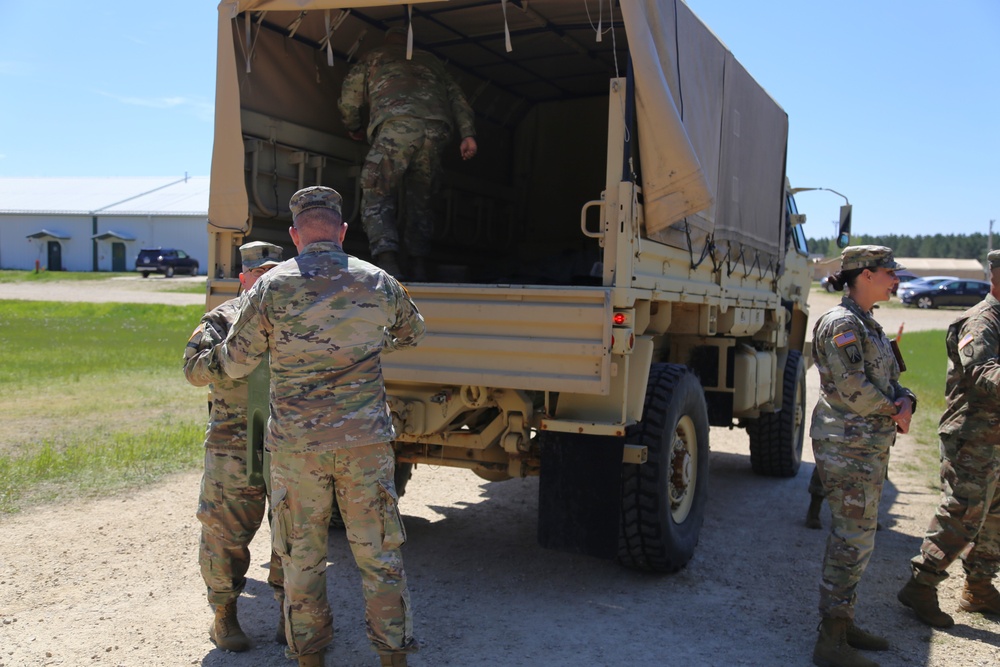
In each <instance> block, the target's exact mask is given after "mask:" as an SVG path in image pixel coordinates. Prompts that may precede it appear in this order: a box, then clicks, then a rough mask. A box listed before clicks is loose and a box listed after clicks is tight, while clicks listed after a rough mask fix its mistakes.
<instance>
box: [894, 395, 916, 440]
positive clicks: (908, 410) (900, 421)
mask: <svg viewBox="0 0 1000 667" xmlns="http://www.w3.org/2000/svg"><path fill="white" fill-rule="evenodd" d="M896 407H898V408H899V411H898V412H897V413H896V414H894V415H893V416H892V421H894V422H896V430H897V431H898V432H900V433H909V432H910V421H911V420H912V419H913V401H911V400H910V397H909V396H904V397H903V398H900V399H898V400H897V401H896Z"/></svg>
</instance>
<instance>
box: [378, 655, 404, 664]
mask: <svg viewBox="0 0 1000 667" xmlns="http://www.w3.org/2000/svg"><path fill="white" fill-rule="evenodd" d="M379 660H381V661H382V667H406V654H405V653H390V654H389V655H380V656H379Z"/></svg>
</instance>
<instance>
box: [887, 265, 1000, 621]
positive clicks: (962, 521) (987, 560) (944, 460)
mask: <svg viewBox="0 0 1000 667" xmlns="http://www.w3.org/2000/svg"><path fill="white" fill-rule="evenodd" d="M987 261H989V263H990V282H991V289H990V293H989V294H988V295H986V298H985V299H983V300H982V301H980V302H979V303H978V304H976V305H975V306H973V307H972V308H970V309H969V310H967V311H965V312H964V313H962V315H961V316H960V317H959V318H958V319H956V320H955V321H954V322H952V323H951V326H949V327H948V335H947V338H946V343H947V346H948V379H947V383H946V389H945V395H946V399H947V407H946V408H945V411H944V414H943V415H941V422H940V424H939V425H938V435H939V436H940V437H941V482H942V485H943V492H944V493H943V494H942V499H941V505H940V507H938V510H937V512H936V513H935V515H934V517H933V518H932V519H931V522H930V525H929V526H928V528H927V534H926V536H925V537H924V542H923V544H922V545H921V547H920V554H919V555H917V556H915V557H914V558H913V560H912V561H911V568H912V574H911V577H910V580H909V581H908V582H906V585H905V586H904V587H903V589H902V590H901V591H899V595H898V596H897V597H898V598H899V601H900V602H902V603H903V604H904V605H906V606H907V607H910V608H912V609H913V611H914V612H915V613H916V615H917V618H919V619H920V620H921V621H923V622H924V623H926V624H927V625H931V626H934V627H937V628H949V627H951V626H952V625H954V624H955V621H954V619H952V617H951V616H950V615H949V614H947V613H945V612H943V611H941V608H940V607H939V606H938V599H937V586H938V584H940V583H941V582H942V581H944V580H945V579H946V578H947V577H948V573H947V569H948V566H949V565H951V564H952V563H953V562H954V561H955V559H956V558H959V557H961V558H962V567H963V569H964V570H965V589H964V590H963V591H962V599H961V600H960V601H959V607H961V608H962V609H963V610H965V611H970V612H982V613H984V614H1000V592H997V589H996V588H995V587H994V586H993V577H995V576H996V574H997V572H998V571H1000V483H998V480H1000V429H998V428H997V426H998V424H1000V359H998V355H1000V300H998V299H1000V250H994V251H993V252H991V253H989V255H987ZM969 545H972V548H971V549H969V551H968V552H966V551H965V549H966V548H967V547H969Z"/></svg>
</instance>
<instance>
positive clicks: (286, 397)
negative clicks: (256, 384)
mask: <svg viewBox="0 0 1000 667" xmlns="http://www.w3.org/2000/svg"><path fill="white" fill-rule="evenodd" d="M424 332H425V327H424V319H423V317H421V315H420V313H419V312H418V311H417V307H416V306H415V305H413V302H412V301H411V300H410V298H409V296H408V295H407V294H406V290H404V289H403V287H402V285H400V284H399V283H398V282H396V280H395V278H393V277H392V276H390V275H389V274H388V273H386V272H385V271H383V270H382V269H380V268H378V267H377V266H374V265H372V264H369V263H368V262H363V261H361V260H360V259H357V258H356V257H352V256H350V255H348V254H347V253H345V252H344V251H343V250H342V249H341V248H340V247H339V246H338V245H337V244H335V243H332V242H320V243H310V244H309V245H308V246H306V247H305V248H303V249H302V252H301V253H300V254H299V255H298V256H297V257H294V258H292V259H290V260H287V261H285V262H283V263H281V264H279V265H278V266H276V267H274V268H273V269H271V270H270V271H268V272H267V273H265V274H264V275H263V276H262V277H261V278H260V280H258V281H257V283H256V284H255V285H254V286H253V287H252V288H251V289H250V290H249V291H248V292H247V293H246V295H245V297H244V300H243V302H242V303H241V308H240V313H239V317H238V318H237V320H236V323H235V324H234V325H233V327H232V329H231V330H230V331H229V336H228V337H227V338H226V341H225V342H224V343H223V344H222V345H220V346H219V348H218V353H217V356H218V363H219V364H221V366H222V368H223V369H225V371H226V372H227V373H228V374H229V375H231V376H233V377H244V376H246V375H248V374H249V373H250V372H251V371H253V369H254V368H255V367H256V366H257V364H258V363H259V362H260V360H261V358H262V357H263V355H264V353H265V352H269V353H270V364H271V400H270V404H271V414H270V419H268V424H267V434H266V437H265V446H266V447H267V448H268V450H271V451H274V450H275V449H280V450H281V451H284V452H303V451H324V450H330V449H337V448H342V447H359V446H362V445H369V444H374V443H377V442H387V441H389V440H392V439H393V438H394V437H395V432H394V430H393V426H392V419H391V418H390V415H389V407H388V404H387V403H386V394H385V383H384V381H383V379H382V364H381V354H382V352H383V350H385V349H388V350H393V349H401V348H405V347H410V346H413V345H416V343H417V341H419V340H420V339H421V338H422V337H423V335H424Z"/></svg>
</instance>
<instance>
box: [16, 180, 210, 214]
mask: <svg viewBox="0 0 1000 667" xmlns="http://www.w3.org/2000/svg"><path fill="white" fill-rule="evenodd" d="M208 185H209V178H208V176H185V177H183V178H176V177H173V178H169V177H163V178H0V214H32V215H34V214H49V215H53V214H59V215H101V216H107V215H178V216H199V217H208Z"/></svg>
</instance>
